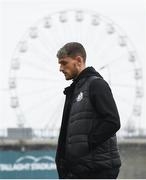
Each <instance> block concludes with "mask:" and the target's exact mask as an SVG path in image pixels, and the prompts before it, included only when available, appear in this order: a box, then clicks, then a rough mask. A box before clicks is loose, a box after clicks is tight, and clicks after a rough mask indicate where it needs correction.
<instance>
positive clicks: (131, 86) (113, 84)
mask: <svg viewBox="0 0 146 180" xmlns="http://www.w3.org/2000/svg"><path fill="white" fill-rule="evenodd" d="M111 86H113V87H117V86H118V87H122V88H129V89H131V88H132V89H133V88H135V84H119V83H111Z"/></svg>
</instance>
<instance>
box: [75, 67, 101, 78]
mask: <svg viewBox="0 0 146 180" xmlns="http://www.w3.org/2000/svg"><path fill="white" fill-rule="evenodd" d="M90 76H97V77H100V78H102V79H103V77H102V76H101V75H100V74H99V73H98V72H97V71H96V70H95V69H94V68H93V67H87V68H85V69H84V70H83V71H82V72H81V73H80V74H79V76H78V77H77V78H76V79H74V80H73V82H77V81H78V80H80V79H82V78H85V77H90Z"/></svg>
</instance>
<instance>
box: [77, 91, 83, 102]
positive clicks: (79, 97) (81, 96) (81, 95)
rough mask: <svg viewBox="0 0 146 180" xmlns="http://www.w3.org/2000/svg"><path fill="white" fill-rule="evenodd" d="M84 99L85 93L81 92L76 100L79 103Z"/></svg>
mask: <svg viewBox="0 0 146 180" xmlns="http://www.w3.org/2000/svg"><path fill="white" fill-rule="evenodd" d="M82 99H83V92H80V93H79V94H78V96H77V98H76V100H77V102H79V101H81V100H82Z"/></svg>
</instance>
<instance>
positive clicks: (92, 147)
mask: <svg viewBox="0 0 146 180" xmlns="http://www.w3.org/2000/svg"><path fill="white" fill-rule="evenodd" d="M57 57H58V62H59V64H60V71H61V72H62V73H63V74H64V76H65V78H66V80H71V79H72V80H73V83H72V84H71V85H70V86H69V87H67V88H65V91H64V94H65V95H66V101H65V106H64V111H63V117H62V125H61V130H60V135H59V140H58V147H57V153H56V165H57V170H58V174H59V178H61V179H67V178H68V179H94V178H96V179H114V178H116V177H117V176H118V173H119V168H120V166H121V161H120V157H119V152H118V148H117V140H116V134H115V133H116V132H117V131H118V130H119V128H120V120H119V114H118V111H117V107H116V104H115V101H114V99H113V95H112V92H111V90H110V87H109V85H108V84H107V82H106V81H105V80H104V79H103V78H102V76H101V75H100V74H99V73H98V72H96V71H95V69H94V68H93V67H87V68H86V66H85V63H86V51H85V49H84V47H83V46H82V45H81V44H80V43H77V42H71V43H67V44H65V45H64V46H63V47H62V48H61V49H60V50H59V51H58V53H57Z"/></svg>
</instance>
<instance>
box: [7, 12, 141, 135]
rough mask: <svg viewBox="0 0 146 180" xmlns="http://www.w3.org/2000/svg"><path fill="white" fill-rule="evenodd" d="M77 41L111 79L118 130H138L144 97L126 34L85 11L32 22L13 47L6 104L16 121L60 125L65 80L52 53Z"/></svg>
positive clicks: (46, 126)
mask: <svg viewBox="0 0 146 180" xmlns="http://www.w3.org/2000/svg"><path fill="white" fill-rule="evenodd" d="M73 41H77V42H80V43H82V44H83V46H84V47H85V49H86V51H87V66H93V67H94V68H95V69H96V70H97V71H98V72H99V73H100V74H101V75H102V76H103V77H104V79H105V80H106V81H107V82H108V83H109V85H110V87H111V89H112V92H113V95H114V98H115V101H116V103H117V106H118V109H119V114H120V118H121V124H122V128H121V133H122V134H126V133H127V132H131V133H133V134H136V133H138V128H137V127H139V126H140V116H141V102H142V97H143V87H142V81H143V77H142V68H141V65H140V62H139V60H138V57H137V53H136V50H135V48H134V46H133V44H132V43H131V41H130V40H129V38H128V36H127V35H126V33H125V32H124V31H123V30H122V29H121V28H120V27H119V26H118V25H117V24H115V23H114V22H113V21H112V20H110V19H109V18H107V17H105V16H103V15H101V14H99V13H97V12H93V11H88V10H78V9H77V10H76V9H75V10H64V11H61V12H55V13H52V14H50V15H48V16H46V17H44V18H42V19H40V20H39V21H37V22H36V23H35V24H33V25H32V27H30V28H29V29H28V30H27V31H26V33H25V34H24V36H23V37H22V39H21V40H20V41H19V42H18V44H17V46H16V49H15V51H14V54H13V57H12V60H11V67H10V76H9V89H10V106H11V107H12V108H13V109H14V110H15V111H16V116H17V119H18V121H17V125H18V126H20V127H32V128H33V129H48V130H49V132H51V133H52V134H53V136H57V135H58V131H59V128H60V123H61V117H62V111H63V104H64V98H65V97H64V95H63V90H64V88H65V87H66V86H68V85H69V82H66V81H65V79H64V77H63V75H62V74H61V73H60V72H59V65H58V62H57V58H56V53H57V51H58V49H60V47H62V46H63V45H64V44H66V43H67V42H73Z"/></svg>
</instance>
